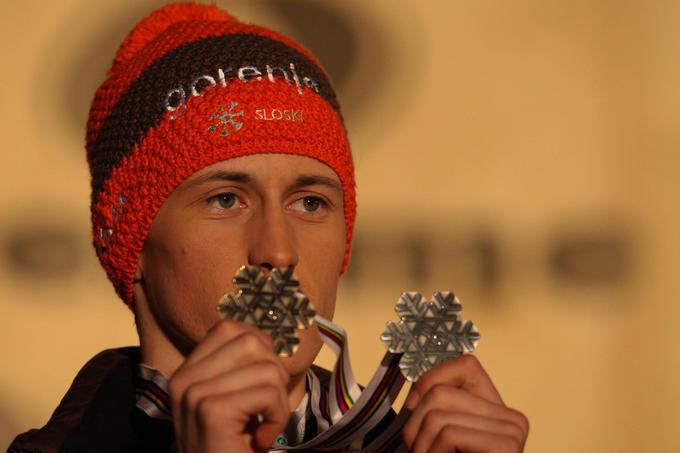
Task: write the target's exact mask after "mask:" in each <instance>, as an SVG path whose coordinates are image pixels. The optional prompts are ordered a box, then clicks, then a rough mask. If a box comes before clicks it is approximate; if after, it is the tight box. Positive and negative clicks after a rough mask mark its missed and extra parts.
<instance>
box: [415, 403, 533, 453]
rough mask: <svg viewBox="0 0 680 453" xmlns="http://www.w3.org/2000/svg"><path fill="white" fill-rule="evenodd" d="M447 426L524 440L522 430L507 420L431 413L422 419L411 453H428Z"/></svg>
mask: <svg viewBox="0 0 680 453" xmlns="http://www.w3.org/2000/svg"><path fill="white" fill-rule="evenodd" d="M447 425H456V426H460V427H463V428H471V429H475V430H477V431H484V432H487V433H493V434H501V435H504V436H509V437H512V438H513V439H515V440H516V441H517V442H519V443H520V444H523V443H524V439H525V434H524V433H523V432H522V429H521V428H520V427H519V426H517V425H516V424H514V423H511V422H508V421H507V420H500V419H496V418H489V417H481V416H479V415H473V414H466V413H463V412H447V411H431V412H429V413H428V414H427V415H426V416H425V418H424V419H423V422H422V424H421V426H420V429H419V430H418V431H417V434H416V437H415V440H414V441H413V446H412V448H411V451H412V452H413V453H428V452H429V451H430V450H429V448H430V446H431V445H432V444H433V443H434V440H435V439H436V438H437V436H438V435H439V433H440V431H441V430H442V429H444V427H445V426H447Z"/></svg>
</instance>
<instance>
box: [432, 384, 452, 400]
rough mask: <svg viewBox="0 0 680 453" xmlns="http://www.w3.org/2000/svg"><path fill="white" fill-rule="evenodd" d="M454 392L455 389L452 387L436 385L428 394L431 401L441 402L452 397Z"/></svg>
mask: <svg viewBox="0 0 680 453" xmlns="http://www.w3.org/2000/svg"><path fill="white" fill-rule="evenodd" d="M452 390H453V388H452V387H451V386H450V385H447V384H435V385H433V386H432V388H431V389H430V391H429V392H428V394H429V397H430V398H429V399H430V400H432V401H433V402H441V401H442V400H445V399H447V398H450V397H451V392H452Z"/></svg>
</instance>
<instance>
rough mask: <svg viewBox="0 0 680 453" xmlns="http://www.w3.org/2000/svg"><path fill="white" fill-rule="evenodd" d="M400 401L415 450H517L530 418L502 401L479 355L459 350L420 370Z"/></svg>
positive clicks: (406, 432) (475, 452) (473, 452)
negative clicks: (454, 355) (457, 354)
mask: <svg viewBox="0 0 680 453" xmlns="http://www.w3.org/2000/svg"><path fill="white" fill-rule="evenodd" d="M405 406H406V407H407V408H408V409H410V410H412V411H413V413H412V414H411V417H410V418H409V420H408V422H407V423H406V425H405V426H404V430H403V436H404V440H405V442H406V445H407V446H408V447H409V449H410V450H411V451H413V452H414V453H425V452H428V453H437V452H447V453H450V452H454V451H456V452H465V453H482V452H494V453H496V452H498V453H501V452H502V453H505V452H508V453H510V452H512V453H517V452H521V451H522V450H523V449H524V443H525V442H526V438H527V434H528V432H529V421H528V419H527V418H526V416H525V415H524V414H522V413H521V412H519V411H517V410H515V409H511V408H508V407H506V406H505V404H504V403H503V400H502V399H501V397H500V395H499V394H498V391H497V390H496V388H495V387H494V385H493V383H492V382H491V379H490V378H489V376H488V375H487V374H486V371H484V368H482V366H481V364H480V363H479V361H478V360H477V359H476V358H475V357H474V356H472V355H464V356H461V357H458V358H457V359H453V360H450V361H447V362H444V363H442V364H441V365H439V366H437V367H435V368H433V369H432V370H430V371H428V372H427V373H425V374H424V375H423V376H422V377H421V378H420V379H419V380H418V382H417V383H416V384H415V385H414V387H413V388H412V389H411V393H410V394H409V396H408V397H407V399H406V402H405Z"/></svg>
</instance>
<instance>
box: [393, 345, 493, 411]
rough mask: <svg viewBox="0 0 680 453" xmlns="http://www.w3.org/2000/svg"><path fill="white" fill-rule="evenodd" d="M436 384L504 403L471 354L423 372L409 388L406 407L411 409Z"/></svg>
mask: <svg viewBox="0 0 680 453" xmlns="http://www.w3.org/2000/svg"><path fill="white" fill-rule="evenodd" d="M438 384H446V385H452V386H455V387H459V388H461V389H463V390H466V391H468V392H470V393H471V394H473V395H476V396H479V397H480V398H484V399H485V400H487V401H490V402H492V403H496V404H501V405H504V403H503V400H502V398H501V395H500V394H499V393H498V390H496V387H495V386H494V385H493V382H491V378H490V377H489V375H488V374H487V373H486V371H485V370H484V368H483V367H482V365H481V364H480V363H479V360H477V358H476V357H475V356H473V355H469V354H466V355H463V356H460V357H458V358H455V359H452V360H449V361H446V362H444V363H442V364H440V365H438V366H436V367H435V368H433V369H431V370H430V371H428V372H427V373H425V374H423V375H422V376H421V377H420V379H419V380H418V382H417V383H416V384H415V385H414V386H413V387H412V388H411V392H412V393H414V395H409V398H408V399H407V401H406V406H407V408H408V409H411V410H413V409H414V407H415V405H416V404H417V403H418V400H419V399H420V398H421V397H422V396H423V395H425V393H427V391H428V390H429V389H431V388H432V387H434V386H435V385H438Z"/></svg>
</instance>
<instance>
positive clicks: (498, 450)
mask: <svg viewBox="0 0 680 453" xmlns="http://www.w3.org/2000/svg"><path fill="white" fill-rule="evenodd" d="M452 451H461V452H466V453H520V452H521V451H522V445H521V444H519V443H518V442H517V441H516V440H515V439H513V438H512V437H510V436H506V435H503V434H495V433H489V432H487V431H479V430H476V429H474V428H466V427H463V426H457V425H446V426H445V427H444V428H442V430H441V431H439V433H438V434H437V437H436V438H435V439H434V441H433V442H432V444H431V445H429V446H428V447H427V452H428V453H451V452H452Z"/></svg>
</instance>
